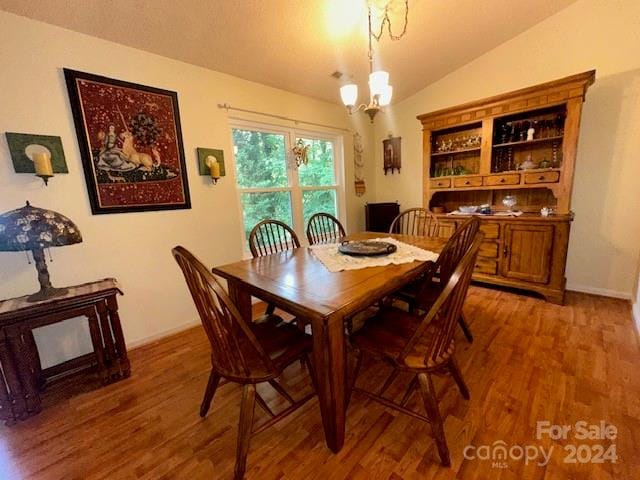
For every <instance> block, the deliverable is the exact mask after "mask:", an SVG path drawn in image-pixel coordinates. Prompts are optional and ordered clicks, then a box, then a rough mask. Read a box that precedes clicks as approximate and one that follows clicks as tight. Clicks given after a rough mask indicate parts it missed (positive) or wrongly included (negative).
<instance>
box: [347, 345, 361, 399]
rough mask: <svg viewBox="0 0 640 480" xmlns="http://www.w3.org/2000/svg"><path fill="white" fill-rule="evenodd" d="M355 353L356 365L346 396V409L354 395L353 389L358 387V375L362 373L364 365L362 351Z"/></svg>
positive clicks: (355, 351)
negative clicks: (361, 368)
mask: <svg viewBox="0 0 640 480" xmlns="http://www.w3.org/2000/svg"><path fill="white" fill-rule="evenodd" d="M354 353H355V355H356V365H355V367H354V369H353V378H352V379H351V382H350V383H349V385H348V387H349V388H348V391H347V394H346V395H345V397H346V407H348V406H349V403H350V402H351V394H352V393H353V389H354V387H355V386H356V380H358V373H360V367H361V365H362V351H361V350H354Z"/></svg>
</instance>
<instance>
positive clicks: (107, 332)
mask: <svg viewBox="0 0 640 480" xmlns="http://www.w3.org/2000/svg"><path fill="white" fill-rule="evenodd" d="M96 309H97V310H98V320H99V323H100V330H101V331H102V341H103V345H104V349H105V362H106V364H107V370H108V372H109V380H113V379H115V378H116V377H119V376H120V359H119V358H118V355H117V354H116V346H115V344H114V342H113V334H112V333H111V325H110V322H109V313H108V311H107V305H106V303H105V302H104V301H103V300H101V301H99V302H98V303H97V304H96Z"/></svg>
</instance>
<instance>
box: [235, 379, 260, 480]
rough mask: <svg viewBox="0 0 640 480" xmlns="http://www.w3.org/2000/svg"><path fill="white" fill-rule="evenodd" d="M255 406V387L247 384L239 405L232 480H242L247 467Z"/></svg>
mask: <svg viewBox="0 0 640 480" xmlns="http://www.w3.org/2000/svg"><path fill="white" fill-rule="evenodd" d="M255 406H256V386H255V385H253V384H251V383H250V384H247V385H245V386H244V387H243V389H242V404H241V405H240V425H239V426H238V445H237V448H236V466H235V470H234V474H233V478H234V480H242V479H243V478H244V471H245V468H246V466H247V453H248V452H249V442H250V440H251V429H252V428H253V414H254V410H255Z"/></svg>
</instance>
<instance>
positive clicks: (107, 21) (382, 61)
mask: <svg viewBox="0 0 640 480" xmlns="http://www.w3.org/2000/svg"><path fill="white" fill-rule="evenodd" d="M574 1H575V0H410V2H409V24H408V29H407V34H406V36H405V37H404V38H402V39H401V40H399V41H397V42H393V41H391V40H390V39H389V38H388V37H383V39H382V40H381V42H380V43H379V44H374V48H375V49H376V67H377V68H384V69H386V70H388V71H389V73H390V75H391V80H390V83H391V84H392V85H393V87H394V101H397V100H400V99H403V98H406V97H408V96H410V95H412V94H413V93H415V92H417V91H419V90H420V89H422V88H423V87H425V86H427V85H429V84H430V83H433V82H434V81H436V80H438V79H440V78H442V77H443V76H445V75H446V74H447V73H449V72H452V71H454V70H456V69H457V68H459V67H460V66H462V65H464V64H466V63H468V62H469V61H471V60H473V59H474V58H476V57H478V56H480V55H481V54H482V53H484V52H486V51H489V50H491V49H492V48H494V47H496V46H498V45H499V44H501V43H503V42H505V41H507V40H509V39H510V38H513V37H514V36H516V35H517V34H519V33H520V32H522V31H524V30H526V29H528V28H530V27H531V26H533V25H535V24H536V23H538V22H540V21H542V20H544V19H545V18H547V17H549V16H550V15H553V14H554V13H556V12H558V11H559V10H562V9H563V8H565V7H567V6H568V5H569V4H571V3H573V2H574ZM371 3H372V4H373V5H374V7H375V6H379V5H381V4H382V5H384V4H385V3H386V1H385V0H371ZM392 7H393V8H392V12H391V15H390V16H391V20H392V26H393V28H394V30H399V29H401V28H402V21H403V17H404V11H403V10H404V0H393V4H392ZM0 9H2V10H6V11H9V12H13V13H16V14H18V15H23V16H26V17H30V18H33V19H36V20H40V21H43V22H46V23H51V24H54V25H58V26H61V27H64V28H67V29H70V30H75V31H77V32H82V33H85V34H88V35H92V36H95V37H99V38H103V39H106V40H111V41H113V42H117V43H121V44H124V45H128V46H131V47H135V48H139V49H142V50H145V51H148V52H152V53H156V54H159V55H163V56H166V57H170V58H174V59H178V60H182V61H185V62H188V63H192V64H195V65H200V66H203V67H206V68H210V69H213V70H217V71H220V72H225V73H228V74H231V75H235V76H238V77H241V78H245V79H248V80H253V81H256V82H260V83H263V84H266V85H271V86H273V87H277V88H282V89H284V90H288V91H291V92H295V93H299V94H302V95H307V96H310V97H315V98H319V99H322V100H327V101H330V102H336V103H338V102H340V97H339V93H338V87H339V86H340V85H341V84H343V83H348V82H350V81H355V82H356V83H358V84H359V85H360V88H361V90H360V92H361V93H360V97H361V98H360V100H361V101H362V100H364V99H363V98H362V97H363V92H366V91H367V89H366V88H364V87H366V80H367V74H368V63H367V29H366V22H367V16H366V15H367V13H366V12H367V9H366V0H304V1H303V0H178V1H176V0H46V1H44V0H40V1H38V0H0ZM374 10H375V9H374ZM377 25H379V21H377V20H374V28H375V27H376V26H377ZM105 61H109V62H117V61H118V59H117V58H110V59H105ZM505 68H509V66H508V65H507V66H505ZM335 71H339V72H342V73H343V74H344V75H343V77H342V79H341V80H336V79H335V78H333V77H332V76H331V74H332V73H333V72H335Z"/></svg>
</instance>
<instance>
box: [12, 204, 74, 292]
mask: <svg viewBox="0 0 640 480" xmlns="http://www.w3.org/2000/svg"><path fill="white" fill-rule="evenodd" d="M80 242H82V235H81V234H80V230H79V229H78V227H77V226H76V224H75V223H73V222H72V221H71V220H69V219H68V218H67V217H65V216H64V215H62V214H60V213H58V212H54V211H52V210H45V209H43V208H37V207H32V206H31V205H30V204H29V202H27V204H26V205H25V206H24V207H22V208H17V209H15V210H11V211H9V212H6V213H3V214H2V215H0V252H15V251H27V250H31V254H32V255H33V260H34V262H35V264H36V270H37V271H38V281H39V282H40V291H39V292H36V293H34V294H33V295H31V296H29V301H33V302H37V301H41V300H47V299H49V298H51V297H54V296H59V295H64V294H65V293H66V292H67V291H68V290H67V289H66V288H54V287H53V286H52V285H51V281H50V280H49V270H48V269H47V263H46V260H45V257H44V249H45V248H50V247H64V246H66V245H72V244H74V243H80Z"/></svg>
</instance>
